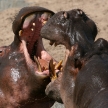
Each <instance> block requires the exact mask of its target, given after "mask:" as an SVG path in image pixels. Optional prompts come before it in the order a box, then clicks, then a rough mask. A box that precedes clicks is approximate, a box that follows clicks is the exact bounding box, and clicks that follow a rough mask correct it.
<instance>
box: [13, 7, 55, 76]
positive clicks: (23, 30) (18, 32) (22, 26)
mask: <svg viewBox="0 0 108 108" xmlns="http://www.w3.org/2000/svg"><path fill="white" fill-rule="evenodd" d="M53 14H54V13H53V12H52V11H50V10H47V9H45V8H42V7H38V8H37V7H25V8H23V9H21V11H20V12H19V14H18V15H17V17H16V19H15V21H14V22H13V32H14V33H15V36H16V37H15V38H16V39H18V40H20V42H21V43H22V46H23V52H24V55H25V58H26V59H27V60H26V61H27V62H28V64H29V65H31V64H32V65H33V67H34V68H35V71H36V72H38V74H45V75H48V72H49V61H50V60H51V59H53V58H52V57H51V56H50V55H49V54H48V53H47V52H46V50H45V49H44V46H43V42H42V38H41V37H40V30H41V28H42V26H44V24H45V23H46V22H47V21H48V20H49V19H50V18H51V16H52V15H53ZM16 25H17V26H16Z"/></svg>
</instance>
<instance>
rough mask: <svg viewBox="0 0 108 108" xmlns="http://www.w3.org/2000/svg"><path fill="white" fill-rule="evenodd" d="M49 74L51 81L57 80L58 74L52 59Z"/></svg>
mask: <svg viewBox="0 0 108 108" xmlns="http://www.w3.org/2000/svg"><path fill="white" fill-rule="evenodd" d="M49 72H50V78H51V80H54V79H56V78H57V76H56V73H55V69H54V64H53V59H51V60H50V62H49Z"/></svg>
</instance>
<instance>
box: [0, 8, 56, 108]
mask: <svg viewBox="0 0 108 108" xmlns="http://www.w3.org/2000/svg"><path fill="white" fill-rule="evenodd" d="M37 12H38V13H37ZM44 12H49V13H51V14H54V13H53V12H52V11H50V10H47V9H45V8H42V7H25V8H23V9H21V11H20V12H19V14H18V15H17V16H16V18H15V20H14V22H13V32H14V34H15V38H14V41H13V42H12V44H11V45H9V46H4V47H1V48H0V108H43V107H44V108H45V107H46V108H50V107H51V106H52V105H53V103H54V101H53V100H51V99H49V98H48V97H47V96H46V95H45V92H44V91H45V87H46V85H47V84H48V83H49V82H50V78H49V75H48V73H44V71H43V72H38V71H39V70H38V66H37V64H36V62H34V59H33V58H32V57H31V55H33V53H31V52H29V50H30V51H31V50H32V49H33V46H31V44H30V43H29V45H28V46H27V41H28V39H27V38H26V37H28V36H27V35H25V34H26V33H25V32H23V33H25V34H24V35H22V34H23V33H22V34H21V33H19V32H20V30H21V29H22V30H21V31H24V30H25V29H26V28H29V25H30V24H31V23H30V22H31V21H32V20H34V19H36V18H37V20H38V17H36V15H37V16H38V14H40V15H39V16H41V15H42V13H44ZM30 14H33V15H31V16H35V17H33V18H32V20H31V19H30V18H31V17H30V18H28V19H26V17H28V16H29V15H30ZM43 15H44V16H42V18H46V16H45V15H46V13H45V14H43ZM25 20H26V21H25ZM24 21H25V22H26V23H25V22H24ZM27 21H28V22H27ZM37 22H39V21H37ZM36 24H37V23H36ZM39 24H41V22H40V23H39ZM22 26H23V27H22ZM24 26H26V28H24ZM32 26H35V24H34V23H33V25H32ZM36 29H37V28H36ZM38 30H39V31H38V32H40V28H38ZM31 31H32V30H31ZM38 32H37V33H36V34H39V33H38ZM28 34H29V32H28ZM36 36H37V38H36V40H35V39H34V40H33V41H32V40H30V39H29V40H30V41H32V42H34V43H35V41H38V43H37V44H35V45H36V47H35V50H36V53H35V54H34V55H35V56H36V57H38V53H39V56H41V54H40V53H41V51H44V53H45V54H46V55H48V54H47V53H46V52H45V50H44V48H43V44H42V41H41V38H40V37H39V35H36ZM32 37H34V35H32ZM34 43H32V44H34ZM30 48H31V49H30ZM39 48H40V49H39ZM38 50H39V51H38ZM33 51H34V49H33ZM48 56H49V55H48ZM49 57H50V56H49ZM43 58H44V57H43Z"/></svg>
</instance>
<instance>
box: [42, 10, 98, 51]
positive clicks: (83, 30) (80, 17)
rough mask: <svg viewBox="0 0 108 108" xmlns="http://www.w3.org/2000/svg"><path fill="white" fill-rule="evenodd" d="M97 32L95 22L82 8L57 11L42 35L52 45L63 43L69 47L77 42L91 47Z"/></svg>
mask: <svg viewBox="0 0 108 108" xmlns="http://www.w3.org/2000/svg"><path fill="white" fill-rule="evenodd" d="M96 34H97V28H96V25H95V23H94V22H93V21H92V20H91V19H90V18H88V17H87V15H86V14H85V13H84V12H83V11H82V10H80V9H73V10H71V11H61V12H58V13H56V14H55V15H54V16H53V17H52V18H51V19H50V20H49V21H48V22H47V24H46V25H45V26H44V27H43V28H42V29H41V36H42V37H43V38H46V39H48V40H50V41H51V45H52V44H55V45H58V44H62V45H65V46H66V48H68V49H70V48H71V46H72V45H74V44H75V43H76V42H78V43H80V44H81V45H82V46H83V47H84V48H89V47H90V45H91V43H93V41H94V39H95V37H96Z"/></svg>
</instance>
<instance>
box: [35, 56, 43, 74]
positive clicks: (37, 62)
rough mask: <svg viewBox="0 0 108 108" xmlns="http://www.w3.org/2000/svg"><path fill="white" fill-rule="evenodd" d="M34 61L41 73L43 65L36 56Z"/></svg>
mask: <svg viewBox="0 0 108 108" xmlns="http://www.w3.org/2000/svg"><path fill="white" fill-rule="evenodd" d="M34 60H35V62H36V64H37V67H38V70H39V72H42V69H41V65H40V63H39V61H38V59H37V58H36V56H34Z"/></svg>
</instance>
